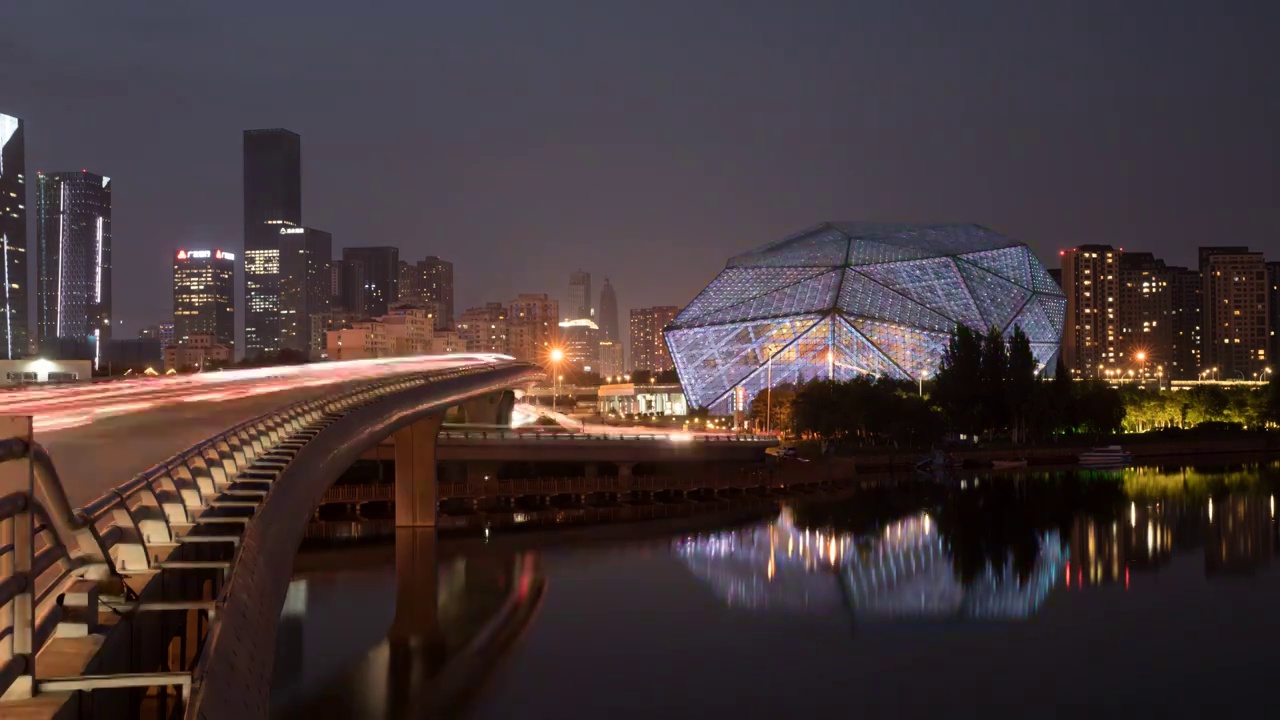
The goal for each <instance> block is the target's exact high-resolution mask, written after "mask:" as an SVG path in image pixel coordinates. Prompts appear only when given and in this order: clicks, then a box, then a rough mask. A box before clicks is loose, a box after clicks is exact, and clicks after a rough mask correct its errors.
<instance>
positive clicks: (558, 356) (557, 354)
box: [551, 348, 564, 412]
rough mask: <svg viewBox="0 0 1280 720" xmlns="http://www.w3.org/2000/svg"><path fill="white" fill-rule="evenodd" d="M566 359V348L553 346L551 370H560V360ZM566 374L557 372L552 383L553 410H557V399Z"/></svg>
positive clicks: (555, 371)
mask: <svg viewBox="0 0 1280 720" xmlns="http://www.w3.org/2000/svg"><path fill="white" fill-rule="evenodd" d="M561 360H564V350H561V349H560V348H551V370H552V372H554V373H559V372H560V361H561ZM563 379H564V376H562V375H559V374H557V375H556V376H555V381H554V382H552V384H551V412H555V411H556V400H558V399H559V397H560V381H561V380H563Z"/></svg>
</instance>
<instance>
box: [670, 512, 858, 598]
mask: <svg viewBox="0 0 1280 720" xmlns="http://www.w3.org/2000/svg"><path fill="white" fill-rule="evenodd" d="M792 531H793V532H794V529H792ZM779 540H781V542H779ZM788 542H790V547H791V548H792V553H793V557H792V558H790V559H789V558H788V557H787V547H788ZM796 547H797V541H796V537H795V536H794V535H792V534H791V533H788V532H787V531H786V530H785V529H782V528H780V527H779V526H778V525H777V524H774V525H767V526H758V527H755V528H749V529H743V530H736V531H732V532H724V533H715V534H712V535H701V536H697V537H693V538H689V539H686V540H682V541H679V542H677V543H675V547H674V548H673V550H674V553H675V555H676V556H677V557H679V558H680V559H681V560H683V561H684V562H685V564H686V565H687V566H688V567H689V571H690V572H692V573H693V574H694V575H695V576H696V577H697V578H698V579H700V580H702V581H703V582H705V583H707V584H708V585H709V586H710V587H711V589H712V591H713V592H715V594H716V595H717V596H718V597H719V598H720V599H721V600H723V601H724V602H725V604H726V605H729V606H730V607H745V608H783V609H786V610H805V611H817V612H824V611H835V610H840V609H841V606H842V605H843V600H842V599H841V597H840V586H839V584H838V578H837V577H836V575H835V574H834V573H832V572H830V571H829V570H828V571H827V572H821V573H815V572H811V569H810V568H809V567H808V566H806V565H805V564H802V563H800V562H796V561H795V559H796V558H795V556H794V552H795V548H796Z"/></svg>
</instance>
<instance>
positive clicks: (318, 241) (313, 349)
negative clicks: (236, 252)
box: [280, 227, 333, 356]
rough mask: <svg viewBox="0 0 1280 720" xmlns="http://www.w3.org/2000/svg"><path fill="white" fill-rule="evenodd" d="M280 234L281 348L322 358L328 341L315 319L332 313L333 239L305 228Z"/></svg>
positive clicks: (293, 229)
mask: <svg viewBox="0 0 1280 720" xmlns="http://www.w3.org/2000/svg"><path fill="white" fill-rule="evenodd" d="M280 232H281V235H280V347H281V348H282V349H289V350H297V351H298V352H302V353H306V354H308V355H313V354H314V355H316V356H319V354H320V351H321V350H323V349H324V337H323V332H322V331H320V330H318V329H317V328H316V326H315V323H314V322H313V319H314V318H316V317H317V316H320V315H324V314H326V313H328V312H329V300H330V292H331V288H332V285H333V278H332V276H331V274H330V272H329V259H330V258H331V257H333V238H332V237H331V236H330V235H329V233H327V232H324V231H323V230H315V229H313V228H305V227H298V228H293V227H289V228H281V230H280Z"/></svg>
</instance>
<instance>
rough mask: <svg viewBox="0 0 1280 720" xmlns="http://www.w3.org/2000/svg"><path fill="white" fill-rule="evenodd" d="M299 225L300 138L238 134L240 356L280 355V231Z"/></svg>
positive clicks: (285, 132) (279, 132) (277, 133)
mask: <svg viewBox="0 0 1280 720" xmlns="http://www.w3.org/2000/svg"><path fill="white" fill-rule="evenodd" d="M301 224H302V138H301V137H299V136H298V134H297V133H294V132H291V131H289V130H283V129H272V130H246V131H245V132H244V297H245V321H244V339H245V342H244V344H245V351H246V353H247V354H249V355H251V356H252V355H259V354H262V353H272V352H276V351H277V350H279V349H280V238H281V237H282V236H281V235H280V229H281V228H282V227H296V226H299V225H301Z"/></svg>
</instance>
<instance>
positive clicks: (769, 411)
mask: <svg viewBox="0 0 1280 720" xmlns="http://www.w3.org/2000/svg"><path fill="white" fill-rule="evenodd" d="M776 354H777V353H775V352H774V351H772V350H770V351H769V361H768V362H767V363H766V364H765V371H764V374H765V385H764V387H765V390H764V431H765V434H770V433H772V432H773V356H774V355H776Z"/></svg>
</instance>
